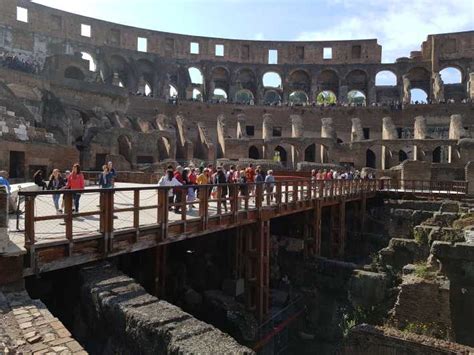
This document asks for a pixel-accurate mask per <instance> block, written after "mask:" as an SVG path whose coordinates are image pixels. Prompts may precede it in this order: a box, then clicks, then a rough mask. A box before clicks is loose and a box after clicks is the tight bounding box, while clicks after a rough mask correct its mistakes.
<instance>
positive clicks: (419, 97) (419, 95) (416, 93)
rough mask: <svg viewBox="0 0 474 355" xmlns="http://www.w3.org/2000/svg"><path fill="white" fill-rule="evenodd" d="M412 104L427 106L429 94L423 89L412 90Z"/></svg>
mask: <svg viewBox="0 0 474 355" xmlns="http://www.w3.org/2000/svg"><path fill="white" fill-rule="evenodd" d="M410 93H411V103H412V104H415V105H416V104H426V103H428V94H427V93H426V91H425V90H423V89H418V88H415V89H411V90H410Z"/></svg>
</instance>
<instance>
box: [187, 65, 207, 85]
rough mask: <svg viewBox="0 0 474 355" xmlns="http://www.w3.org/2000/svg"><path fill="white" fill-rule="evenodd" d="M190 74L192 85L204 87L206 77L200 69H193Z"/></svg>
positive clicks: (190, 69) (189, 70)
mask: <svg viewBox="0 0 474 355" xmlns="http://www.w3.org/2000/svg"><path fill="white" fill-rule="evenodd" d="M188 72H189V77H190V79H191V83H192V84H196V85H202V84H203V83H204V77H203V75H202V72H201V71H200V70H199V69H198V68H194V67H191V68H189V69H188Z"/></svg>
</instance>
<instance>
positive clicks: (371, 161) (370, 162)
mask: <svg viewBox="0 0 474 355" xmlns="http://www.w3.org/2000/svg"><path fill="white" fill-rule="evenodd" d="M365 166H366V167H368V168H372V169H375V168H376V159H375V153H374V152H373V151H372V150H371V149H367V151H366V152H365Z"/></svg>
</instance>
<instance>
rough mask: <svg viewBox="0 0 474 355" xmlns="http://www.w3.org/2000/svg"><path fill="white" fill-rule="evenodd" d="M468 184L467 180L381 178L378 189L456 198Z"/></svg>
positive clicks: (465, 190) (465, 189)
mask: <svg viewBox="0 0 474 355" xmlns="http://www.w3.org/2000/svg"><path fill="white" fill-rule="evenodd" d="M468 184H469V183H468V182H467V181H430V180H393V179H382V180H380V184H379V191H385V192H393V193H397V192H402V193H413V194H419V195H429V196H433V197H434V196H439V197H453V198H456V197H462V196H465V195H466V194H467V191H468Z"/></svg>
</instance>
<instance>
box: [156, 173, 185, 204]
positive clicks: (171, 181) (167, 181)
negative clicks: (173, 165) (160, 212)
mask: <svg viewBox="0 0 474 355" xmlns="http://www.w3.org/2000/svg"><path fill="white" fill-rule="evenodd" d="M182 185H183V184H182V183H181V182H179V181H178V180H177V179H176V177H175V174H174V172H173V169H168V170H166V174H165V175H163V176H162V177H161V179H160V181H158V186H167V187H170V188H169V189H168V205H169V206H168V209H169V210H170V211H171V209H172V204H173V200H174V192H173V188H174V187H176V186H182Z"/></svg>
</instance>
